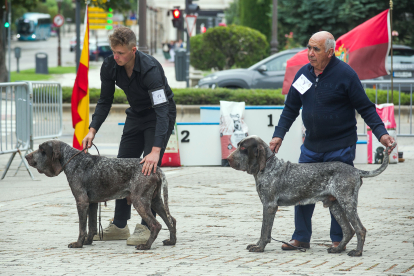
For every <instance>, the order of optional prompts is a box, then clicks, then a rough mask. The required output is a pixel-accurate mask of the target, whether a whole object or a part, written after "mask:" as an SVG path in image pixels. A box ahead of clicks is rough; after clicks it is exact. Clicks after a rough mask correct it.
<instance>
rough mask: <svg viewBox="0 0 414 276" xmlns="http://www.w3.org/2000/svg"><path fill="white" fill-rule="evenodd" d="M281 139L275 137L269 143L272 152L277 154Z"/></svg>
mask: <svg viewBox="0 0 414 276" xmlns="http://www.w3.org/2000/svg"><path fill="white" fill-rule="evenodd" d="M282 141H283V140H282V138H279V137H275V138H273V139H272V141H270V143H269V147H270V149H271V150H272V152H275V153H277V152H278V151H279V148H280V146H281V145H282Z"/></svg>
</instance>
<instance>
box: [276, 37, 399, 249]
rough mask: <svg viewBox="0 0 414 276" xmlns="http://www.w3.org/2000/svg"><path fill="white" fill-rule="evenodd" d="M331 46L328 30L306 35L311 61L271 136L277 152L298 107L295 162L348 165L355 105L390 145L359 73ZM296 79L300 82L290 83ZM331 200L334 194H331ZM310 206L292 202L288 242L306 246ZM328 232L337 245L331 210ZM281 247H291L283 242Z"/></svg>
mask: <svg viewBox="0 0 414 276" xmlns="http://www.w3.org/2000/svg"><path fill="white" fill-rule="evenodd" d="M334 51H335V39H334V37H333V36H332V34H330V33H328V32H318V33H316V34H314V35H313V36H312V37H311V38H310V39H309V43H308V59H309V62H310V63H308V64H307V65H305V66H303V67H302V68H301V69H300V70H299V71H298V73H297V74H296V76H295V79H294V80H293V85H292V86H291V87H290V90H289V93H288V96H287V98H286V102H285V108H284V109H283V112H282V115H281V116H280V120H279V123H278V125H277V127H276V128H275V132H274V134H273V139H272V140H271V141H270V149H271V150H272V151H275V152H276V153H277V152H278V150H279V148H280V146H281V145H282V140H283V138H284V136H285V134H286V132H287V131H289V128H290V127H291V125H292V123H293V122H294V121H295V119H296V117H297V116H298V115H299V110H300V108H301V107H302V108H303V109H302V120H303V123H304V125H305V127H306V135H305V140H304V143H303V145H302V146H301V155H300V157H299V163H315V162H330V161H341V162H344V163H347V164H349V165H351V166H353V161H354V158H355V149H356V142H357V140H358V137H357V132H356V119H355V110H357V111H358V113H359V114H361V116H362V118H364V120H365V122H366V124H367V125H369V126H370V128H371V129H372V132H373V133H374V134H375V136H376V137H377V138H378V140H379V141H380V142H381V143H382V144H383V145H384V146H386V147H391V145H392V143H393V142H394V139H393V138H392V137H391V136H389V135H388V132H387V130H386V129H385V127H384V124H383V123H382V121H381V118H380V117H379V116H378V114H377V112H376V110H375V105H374V104H373V103H372V102H371V101H370V100H369V99H368V97H367V95H366V94H365V91H364V89H363V87H362V84H361V81H360V80H359V78H358V75H357V74H356V73H355V71H354V70H353V69H352V68H351V67H350V66H349V65H348V64H346V63H344V62H342V61H340V60H339V59H337V58H336V57H335V53H334ZM298 79H299V80H298ZM295 82H298V83H299V84H300V85H295ZM302 84H305V85H302ZM295 87H298V89H296V88H295ZM393 148H394V147H392V148H391V150H392V149H393ZM391 150H390V152H391ZM332 200H335V198H333V197H332ZM314 208H315V204H309V205H298V206H295V232H294V233H293V236H292V240H291V241H290V242H289V243H290V244H292V245H294V246H301V247H304V248H309V247H310V238H311V235H312V223H311V219H312V214H313V210H314ZM330 236H331V240H332V246H333V247H336V246H338V244H339V242H340V241H341V240H342V229H341V227H340V226H339V224H338V222H337V221H336V220H335V218H334V217H333V216H332V214H331V232H330ZM282 249H283V250H294V249H295V248H293V247H291V246H289V245H286V244H284V245H282Z"/></svg>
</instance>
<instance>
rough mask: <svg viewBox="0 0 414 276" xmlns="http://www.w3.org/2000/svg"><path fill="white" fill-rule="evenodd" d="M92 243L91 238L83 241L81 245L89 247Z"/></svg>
mask: <svg viewBox="0 0 414 276" xmlns="http://www.w3.org/2000/svg"><path fill="white" fill-rule="evenodd" d="M92 242H93V237H92V238H90V239H89V238H88V239H85V241H84V242H83V245H91V244H92Z"/></svg>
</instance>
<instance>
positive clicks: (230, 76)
mask: <svg viewBox="0 0 414 276" xmlns="http://www.w3.org/2000/svg"><path fill="white" fill-rule="evenodd" d="M304 49H305V48H295V49H290V50H286V51H282V52H279V53H277V54H274V55H271V56H270V57H268V58H265V59H264V60H262V61H259V62H258V63H256V64H255V65H253V66H251V67H249V68H247V69H230V70H223V71H218V72H215V73H213V74H210V75H208V76H206V77H205V78H202V79H201V80H200V81H199V82H198V87H200V88H216V87H226V88H247V89H249V88H263V89H277V88H281V87H282V86H283V79H284V78H285V70H286V62H287V60H288V59H290V58H291V57H293V56H294V55H295V54H296V53H298V52H300V51H302V50H304Z"/></svg>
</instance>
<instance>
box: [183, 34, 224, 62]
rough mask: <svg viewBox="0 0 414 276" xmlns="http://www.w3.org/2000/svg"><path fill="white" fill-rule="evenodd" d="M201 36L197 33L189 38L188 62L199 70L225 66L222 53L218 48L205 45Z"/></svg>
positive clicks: (202, 35)
mask: <svg viewBox="0 0 414 276" xmlns="http://www.w3.org/2000/svg"><path fill="white" fill-rule="evenodd" d="M217 28H223V27H217ZM203 38H204V34H198V35H196V36H192V37H191V38H190V43H191V54H190V64H191V65H192V66H193V67H194V68H197V69H200V70H210V69H211V68H217V69H220V70H221V69H222V68H224V66H225V62H224V56H223V54H222V53H220V50H219V49H214V48H211V47H207V46H206V44H205V43H204V39H203Z"/></svg>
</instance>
